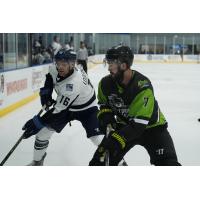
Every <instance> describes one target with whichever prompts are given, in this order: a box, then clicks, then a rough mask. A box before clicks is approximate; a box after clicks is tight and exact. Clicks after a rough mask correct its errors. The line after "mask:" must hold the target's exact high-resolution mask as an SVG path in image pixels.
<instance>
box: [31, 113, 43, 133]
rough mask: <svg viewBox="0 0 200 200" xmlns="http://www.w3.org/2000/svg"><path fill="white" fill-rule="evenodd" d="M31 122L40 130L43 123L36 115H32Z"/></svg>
mask: <svg viewBox="0 0 200 200" xmlns="http://www.w3.org/2000/svg"><path fill="white" fill-rule="evenodd" d="M33 123H34V124H35V126H36V127H37V128H38V129H39V130H40V129H42V128H43V127H44V125H43V124H42V123H41V121H40V120H39V118H38V116H34V117H33Z"/></svg>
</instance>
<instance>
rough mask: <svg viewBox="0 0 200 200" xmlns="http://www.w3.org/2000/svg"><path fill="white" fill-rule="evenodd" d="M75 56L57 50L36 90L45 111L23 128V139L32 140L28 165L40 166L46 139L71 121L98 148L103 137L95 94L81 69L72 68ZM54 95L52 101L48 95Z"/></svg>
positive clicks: (69, 52)
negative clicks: (30, 157)
mask: <svg viewBox="0 0 200 200" xmlns="http://www.w3.org/2000/svg"><path fill="white" fill-rule="evenodd" d="M75 61H76V53H75V52H73V51H72V50H64V49H61V50H59V51H58V53H57V54H56V55H55V64H54V65H52V66H51V67H50V69H49V73H48V74H47V75H46V81H45V85H44V87H43V88H41V89H40V98H41V104H42V105H43V106H44V105H45V106H46V108H49V107H50V106H52V105H53V104H54V105H53V108H51V109H49V110H48V109H47V112H46V113H45V114H44V115H43V116H42V117H38V116H35V117H33V119H30V120H29V121H28V122H26V124H25V125H24V127H23V130H24V131H25V132H24V138H29V137H30V136H32V135H36V137H35V145H34V158H33V161H32V162H31V163H30V165H33V166H40V165H43V161H44V158H45V156H46V150H47V147H48V145H49V139H50V138H51V136H52V134H53V133H54V132H57V133H60V132H61V131H62V129H63V128H64V127H65V126H66V124H67V123H69V122H70V121H72V120H79V121H80V122H81V123H82V126H83V127H84V129H85V131H86V133H87V137H88V138H90V139H91V141H92V142H93V143H94V144H95V145H99V144H100V142H101V140H102V138H103V135H102V134H101V132H100V131H99V124H98V120H97V112H98V107H97V103H96V96H95V90H94V88H93V86H92V84H91V82H90V80H89V78H88V76H87V74H86V73H85V71H84V70H83V69H82V67H79V66H75ZM53 90H55V92H56V93H57V98H56V100H53V99H52V92H53Z"/></svg>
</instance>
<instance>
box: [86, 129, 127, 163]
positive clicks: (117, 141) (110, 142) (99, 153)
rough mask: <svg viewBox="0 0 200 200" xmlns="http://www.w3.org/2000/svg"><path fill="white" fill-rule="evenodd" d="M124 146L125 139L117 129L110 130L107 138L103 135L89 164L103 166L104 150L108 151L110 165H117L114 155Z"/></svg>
mask: <svg viewBox="0 0 200 200" xmlns="http://www.w3.org/2000/svg"><path fill="white" fill-rule="evenodd" d="M125 147H126V139H125V138H124V137H123V136H121V134H120V133H118V132H117V131H111V132H110V134H109V136H108V138H106V137H104V139H103V140H102V142H101V144H100V145H99V147H98V149H97V150H96V152H95V154H94V156H93V158H92V160H91V161H90V163H89V165H90V166H104V165H105V155H106V151H108V152H109V156H110V165H117V164H118V163H117V162H116V161H115V157H116V156H118V155H119V153H120V152H122V151H123V150H124V148H125Z"/></svg>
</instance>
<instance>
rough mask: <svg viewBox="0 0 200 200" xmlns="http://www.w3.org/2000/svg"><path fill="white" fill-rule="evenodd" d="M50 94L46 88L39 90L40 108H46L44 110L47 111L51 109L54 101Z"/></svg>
mask: <svg viewBox="0 0 200 200" xmlns="http://www.w3.org/2000/svg"><path fill="white" fill-rule="evenodd" d="M51 95H52V92H51V90H50V89H48V88H41V89H40V101H41V104H42V106H44V105H45V106H46V110H49V107H51V106H52V105H53V104H54V103H56V101H55V100H54V99H52V96H51Z"/></svg>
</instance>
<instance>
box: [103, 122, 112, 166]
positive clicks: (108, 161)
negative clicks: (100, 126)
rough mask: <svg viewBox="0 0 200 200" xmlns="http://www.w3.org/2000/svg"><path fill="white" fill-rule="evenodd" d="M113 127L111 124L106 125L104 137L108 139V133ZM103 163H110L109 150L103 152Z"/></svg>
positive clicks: (107, 164)
mask: <svg viewBox="0 0 200 200" xmlns="http://www.w3.org/2000/svg"><path fill="white" fill-rule="evenodd" d="M112 130H113V128H112V126H111V124H108V125H107V129H106V138H107V139H108V136H109V133H110V131H112ZM105 165H106V166H109V165H110V155H109V151H108V150H106V154H105Z"/></svg>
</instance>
